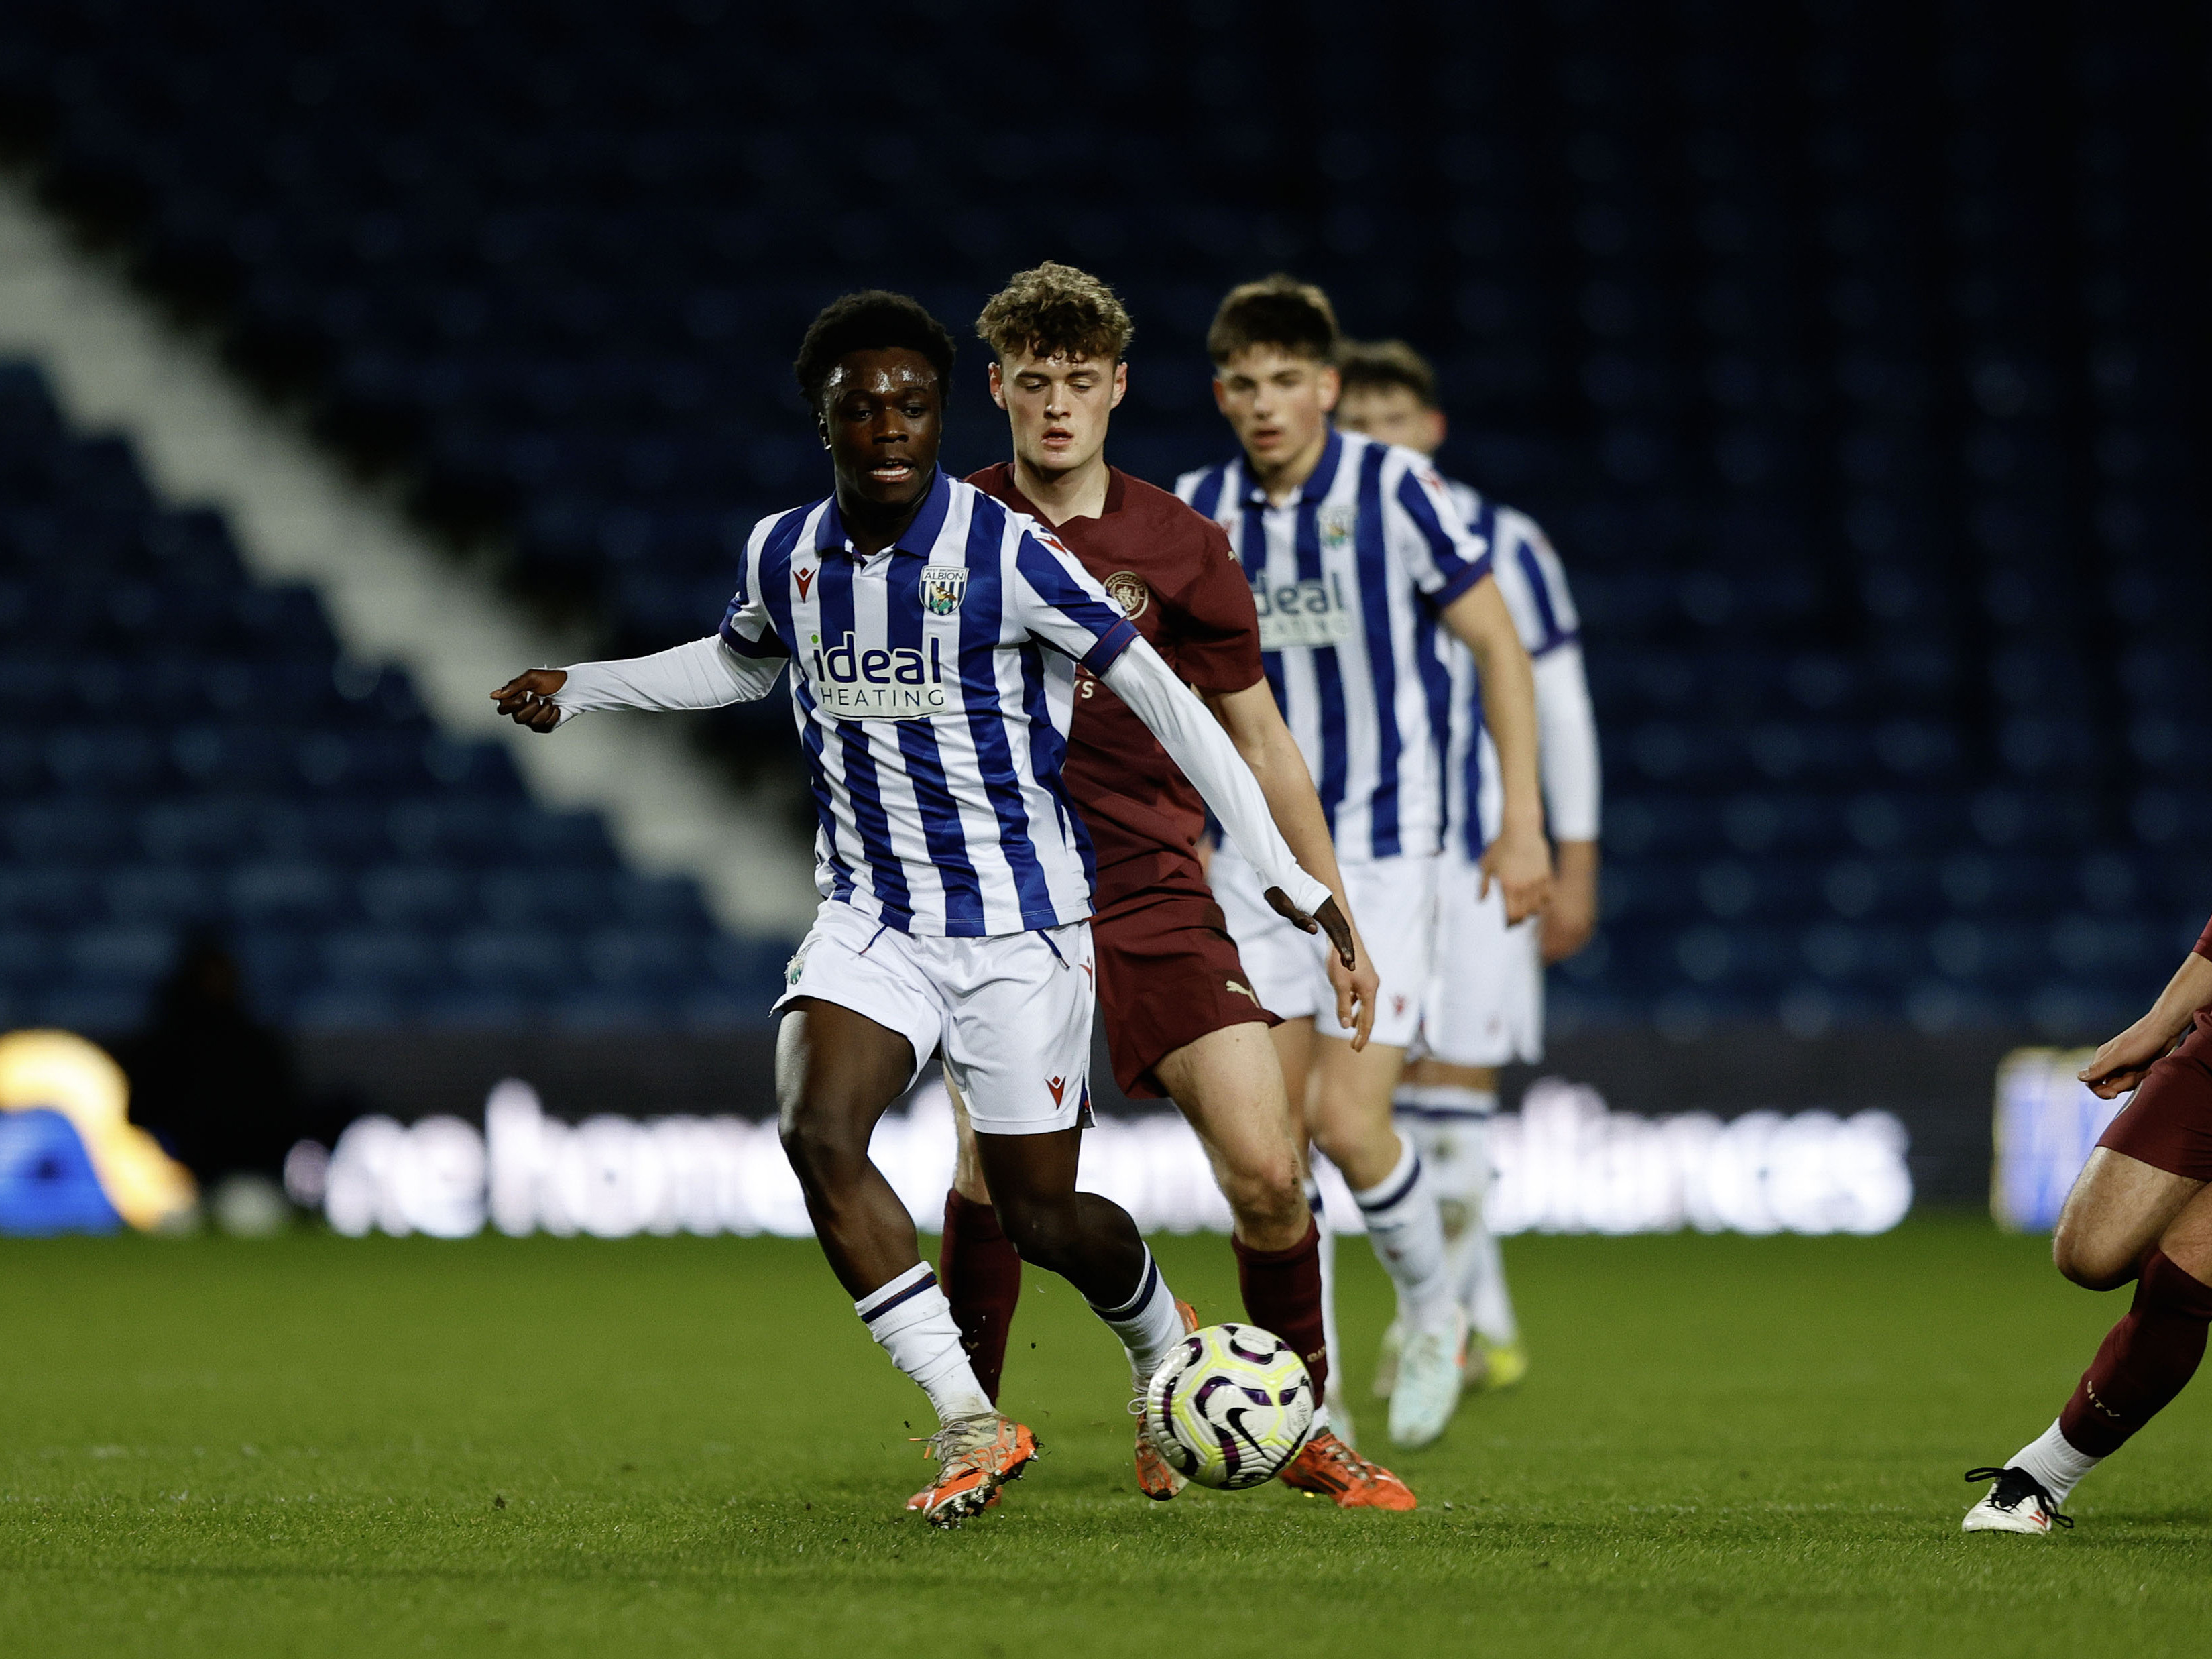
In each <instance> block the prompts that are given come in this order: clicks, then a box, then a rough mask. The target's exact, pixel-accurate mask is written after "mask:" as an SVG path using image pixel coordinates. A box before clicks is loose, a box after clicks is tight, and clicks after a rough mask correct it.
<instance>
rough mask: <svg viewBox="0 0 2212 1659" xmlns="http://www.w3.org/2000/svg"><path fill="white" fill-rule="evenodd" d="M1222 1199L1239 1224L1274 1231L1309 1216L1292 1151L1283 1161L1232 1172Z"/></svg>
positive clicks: (1271, 1160)
mask: <svg viewBox="0 0 2212 1659" xmlns="http://www.w3.org/2000/svg"><path fill="white" fill-rule="evenodd" d="M1221 1187H1222V1196H1223V1197H1225V1198H1226V1199H1227V1200H1229V1207H1230V1210H1231V1212H1233V1213H1234V1214H1235V1216H1236V1217H1237V1220H1238V1221H1240V1222H1243V1223H1245V1224H1247V1225H1248V1227H1249V1226H1251V1225H1258V1226H1260V1227H1262V1228H1266V1229H1267V1230H1270V1231H1273V1230H1275V1229H1279V1228H1281V1227H1284V1226H1287V1225H1290V1224H1291V1222H1293V1221H1295V1220H1298V1219H1301V1218H1304V1217H1305V1216H1306V1215H1308V1214H1309V1213H1310V1211H1309V1209H1308V1207H1307V1204H1306V1190H1305V1183H1304V1182H1303V1181H1301V1180H1300V1179H1299V1178H1298V1165H1297V1158H1295V1157H1293V1156H1292V1155H1291V1152H1290V1151H1289V1149H1288V1148H1285V1150H1284V1152H1283V1155H1282V1156H1281V1157H1280V1158H1264V1159H1261V1160H1260V1161H1259V1162H1257V1163H1254V1164H1246V1165H1244V1166H1243V1167H1241V1168H1238V1169H1236V1170H1230V1171H1228V1172H1227V1173H1226V1174H1225V1176H1223V1179H1222V1183H1221Z"/></svg>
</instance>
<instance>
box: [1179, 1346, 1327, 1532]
mask: <svg viewBox="0 0 2212 1659" xmlns="http://www.w3.org/2000/svg"><path fill="white" fill-rule="evenodd" d="M1315 1403H1316V1402H1315V1401H1314V1392H1313V1379H1312V1378H1311V1377H1310V1376H1308V1375H1307V1374H1306V1368H1305V1363H1304V1361H1303V1360H1301V1359H1300V1358H1298V1357H1297V1354H1296V1353H1295V1352H1292V1351H1291V1349H1290V1347H1289V1346H1286V1345H1285V1343H1284V1342H1283V1341H1282V1340H1280V1339H1279V1338H1278V1337H1275V1336H1273V1335H1272V1334H1269V1333H1268V1332H1267V1331H1263V1330H1261V1329H1260V1328H1258V1327H1257V1326H1254V1325H1209V1326H1207V1327H1206V1328H1205V1329H1204V1330H1200V1331H1194V1332H1192V1333H1191V1334H1190V1335H1188V1336H1187V1337H1185V1338H1184V1339H1183V1340H1182V1341H1181V1342H1179V1343H1177V1344H1176V1348H1175V1351H1174V1352H1172V1353H1170V1355H1169V1356H1168V1357H1167V1358H1165V1359H1164V1360H1162V1361H1161V1362H1160V1366H1159V1369H1158V1370H1156V1371H1154V1372H1153V1373H1152V1382H1151V1383H1150V1384H1149V1385H1148V1386H1147V1387H1146V1389H1145V1433H1146V1435H1147V1436H1148V1437H1150V1438H1151V1440H1152V1444H1153V1445H1154V1446H1155V1447H1156V1448H1158V1451H1159V1454H1160V1455H1161V1456H1162V1457H1164V1458H1165V1459H1167V1461H1168V1462H1169V1464H1170V1466H1171V1467H1172V1468H1174V1469H1175V1470H1176V1473H1178V1474H1182V1475H1183V1476H1185V1477H1186V1478H1187V1479H1189V1480H1194V1481H1196V1482H1197V1483H1198V1484H1199V1485H1200V1486H1214V1487H1218V1488H1220V1489H1222V1490H1224V1491H1230V1492H1234V1491H1236V1490H1237V1489H1238V1488H1240V1487H1243V1486H1259V1485H1260V1484H1261V1482H1263V1481H1267V1480H1273V1479H1274V1478H1275V1477H1276V1476H1277V1475H1278V1474H1281V1473H1282V1469H1283V1466H1284V1465H1285V1464H1286V1463H1288V1462H1290V1461H1291V1459H1292V1458H1293V1457H1295V1456H1297V1453H1298V1448H1299V1447H1301V1446H1303V1445H1304V1444H1305V1442H1306V1436H1307V1434H1308V1433H1309V1432H1310V1431H1311V1429H1312V1427H1313V1415H1314V1406H1315Z"/></svg>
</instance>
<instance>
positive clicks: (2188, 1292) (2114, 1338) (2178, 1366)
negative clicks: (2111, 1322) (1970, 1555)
mask: <svg viewBox="0 0 2212 1659" xmlns="http://www.w3.org/2000/svg"><path fill="white" fill-rule="evenodd" d="M2208 1322H2212V1285H2207V1284H2204V1283H2203V1281H2202V1280H2200V1279H2196V1278H2194V1277H2192V1276H2191V1274H2189V1273H2184V1272H2183V1271H2182V1270H2181V1269H2180V1268H2179V1267H2176V1266H2175V1265H2174V1264H2173V1262H2172V1261H2171V1260H2170V1259H2169V1258H2168V1257H2167V1255H2166V1252H2165V1251H2163V1250H2153V1251H2152V1252H2151V1254H2150V1259H2149V1260H2148V1261H2146V1262H2144V1263H2143V1270H2142V1278H2140V1279H2137V1280H2136V1298H2135V1303H2134V1304H2133V1305H2132V1306H2131V1307H2130V1308H2129V1310H2128V1311H2127V1316H2126V1317H2125V1318H2124V1319H2122V1320H2121V1321H2120V1322H2119V1323H2118V1324H2117V1325H2115V1326H2113V1327H2112V1331H2111V1333H2110V1334H2107V1335H2106V1338H2105V1341H2104V1346H2102V1347H2100V1348H2099V1349H2098V1350H2097V1357H2096V1358H2095V1359H2093V1360H2092V1361H2091V1362H2090V1364H2089V1369H2088V1370H2087V1371H2085V1372H2083V1373H2082V1376H2081V1382H2080V1383H2078V1384H2076V1385H2075V1389H2074V1397H2073V1398H2072V1399H2071V1400H2069V1401H2067V1402H2066V1409H2065V1410H2064V1411H2063V1412H2061V1413H2059V1414H2058V1431H2059V1432H2060V1433H2061V1434H2063V1435H2064V1436H2065V1437H2066V1442H2067V1443H2068V1444H2069V1445H2070V1446H2072V1447H2073V1448H2074V1449H2075V1450H2077V1451H2081V1452H2085V1453H2087V1455H2089V1456H2091V1457H2109V1456H2111V1455H2112V1454H2113V1453H2114V1452H2116V1451H2118V1449H2120V1447H2121V1445H2122V1444H2123V1443H2124V1442H2125V1441H2126V1440H2127V1437H2129V1436H2130V1435H2131V1434H2133V1433H2134V1432H2135V1431H2136V1430H2137V1429H2140V1428H2141V1427H2142V1425H2144V1424H2146V1423H2148V1422H2149V1421H2150V1419H2152V1418H2154V1417H2155V1416H2156V1415H2157V1414H2158V1413H2159V1412H2160V1411H2161V1410H2162V1409H2164V1407H2166V1405H2167V1404H2168V1402H2170V1401H2172V1399H2173V1397H2174V1396H2175V1395H2178V1394H2179V1393H2180V1392H2181V1390H2182V1389H2183V1388H2184V1387H2185V1385H2186V1384H2187V1383H2188V1382H2189V1379H2190V1378H2191V1376H2194V1375H2195V1374H2196V1371H2197V1362H2198V1361H2199V1360H2201V1359H2203V1358H2204V1336H2205V1328H2206V1326H2207V1324H2208Z"/></svg>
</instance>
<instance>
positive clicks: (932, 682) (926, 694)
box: [810, 629, 952, 720]
mask: <svg viewBox="0 0 2212 1659" xmlns="http://www.w3.org/2000/svg"><path fill="white" fill-rule="evenodd" d="M927 647H928V648H927V650H926V651H916V650H914V649H912V648H910V647H906V648H902V649H899V650H896V651H886V650H877V649H866V650H864V649H862V648H861V647H860V645H859V644H858V643H857V642H856V641H854V637H853V631H852V629H846V630H845V637H844V638H843V640H842V641H839V642H838V643H837V644H836V645H833V646H831V647H829V649H828V650H826V651H825V650H823V648H822V643H821V640H820V638H819V636H817V638H816V641H815V644H814V651H813V653H812V656H811V659H810V661H811V665H812V667H813V670H814V672H813V676H812V678H813V681H814V694H815V702H816V705H817V707H818V708H821V709H822V711H823V713H825V714H835V715H836V716H838V717H839V718H840V719H842V720H927V718H928V717H929V716H930V715H932V714H945V713H947V712H948V711H949V710H950V709H951V707H952V705H951V702H950V700H949V699H948V698H947V696H946V694H945V664H944V660H943V658H942V656H941V655H940V653H939V649H938V639H937V636H936V635H934V634H933V635H930V636H929V639H928V641H927Z"/></svg>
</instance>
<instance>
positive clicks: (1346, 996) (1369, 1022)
mask: <svg viewBox="0 0 2212 1659" xmlns="http://www.w3.org/2000/svg"><path fill="white" fill-rule="evenodd" d="M1328 982H1329V986H1330V988H1332V989H1333V990H1334V991H1335V993H1336V1023H1337V1024H1339V1025H1340V1026H1341V1027H1343V1029H1344V1030H1347V1031H1349V1032H1351V1033H1352V1053H1354V1054H1358V1052H1359V1051H1360V1050H1361V1049H1363V1048H1365V1047H1366V1046H1367V1038H1368V1035H1369V1033H1370V1032H1371V1031H1373V1030H1374V1029H1375V1000H1376V995H1377V994H1378V993H1379V992H1380V991H1381V990H1382V988H1383V980H1382V975H1379V974H1377V973H1376V971H1375V963H1374V962H1373V960H1372V959H1371V958H1370V957H1369V956H1368V954H1367V952H1366V951H1360V952H1359V960H1358V962H1357V963H1355V964H1354V965H1352V967H1349V968H1347V967H1346V966H1345V965H1344V958H1343V957H1338V956H1332V957H1329V959H1328Z"/></svg>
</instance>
